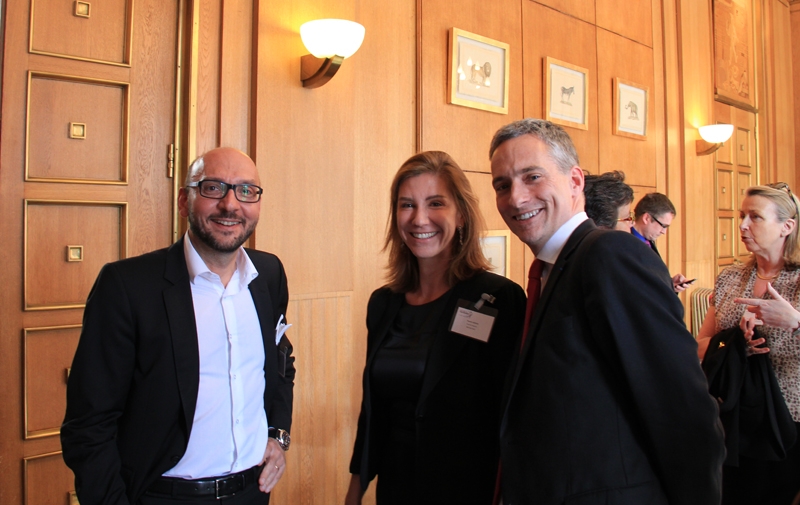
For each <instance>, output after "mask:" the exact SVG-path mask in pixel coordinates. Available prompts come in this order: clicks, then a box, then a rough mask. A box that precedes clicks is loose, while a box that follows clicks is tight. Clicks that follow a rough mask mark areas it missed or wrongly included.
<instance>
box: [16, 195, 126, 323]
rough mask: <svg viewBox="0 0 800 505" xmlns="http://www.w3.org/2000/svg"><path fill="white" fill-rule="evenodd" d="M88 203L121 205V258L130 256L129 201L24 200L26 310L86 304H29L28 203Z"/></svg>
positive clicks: (23, 285) (23, 262) (104, 205)
mask: <svg viewBox="0 0 800 505" xmlns="http://www.w3.org/2000/svg"><path fill="white" fill-rule="evenodd" d="M30 204H37V205H88V206H93V207H119V209H120V217H119V221H120V223H119V227H120V233H119V251H120V258H119V259H124V258H127V257H128V202H112V201H98V200H50V199H41V198H40V199H29V198H26V199H25V200H24V206H25V209H24V212H23V224H22V226H23V230H22V234H23V235H22V242H23V245H22V247H23V251H22V272H23V273H22V275H23V277H22V299H23V309H22V310H24V311H26V312H28V311H31V312H32V311H41V310H62V309H82V308H84V307H85V306H86V304H85V303H75V304H67V305H42V306H30V305H28V205H30Z"/></svg>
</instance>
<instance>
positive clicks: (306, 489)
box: [274, 292, 363, 504]
mask: <svg viewBox="0 0 800 505" xmlns="http://www.w3.org/2000/svg"><path fill="white" fill-rule="evenodd" d="M351 303H352V293H351V292H341V293H322V294H311V295H299V296H292V297H291V302H290V304H289V307H288V309H287V318H288V321H289V322H290V323H292V325H293V326H292V328H290V330H289V331H290V332H291V339H292V344H293V345H294V349H295V351H294V355H295V358H296V362H295V366H296V367H297V368H298V373H297V379H296V380H295V388H294V411H293V420H292V423H293V427H292V448H291V451H290V452H289V453H288V454H287V469H286V471H287V473H286V475H285V477H284V479H283V481H282V482H281V483H280V484H279V485H278V487H277V488H276V490H275V496H274V499H275V503H276V504H294V503H331V502H335V501H340V500H343V499H344V495H345V493H346V492H347V485H348V484H349V480H350V479H349V474H348V465H349V462H350V456H351V454H352V450H353V443H354V441H355V433H356V429H355V428H356V422H355V421H352V422H351V419H350V412H352V411H353V410H354V408H357V407H356V406H357V405H360V401H361V396H360V395H355V394H343V392H345V391H347V392H348V393H349V390H348V388H346V386H347V385H349V384H350V383H351V380H350V379H351V377H352V376H353V375H358V376H360V373H361V369H363V362H362V364H361V369H359V367H358V366H354V363H352V351H351V348H352V346H353V345H354V340H353V338H352V337H353V335H352V328H351V325H350V322H351V311H352V306H351Z"/></svg>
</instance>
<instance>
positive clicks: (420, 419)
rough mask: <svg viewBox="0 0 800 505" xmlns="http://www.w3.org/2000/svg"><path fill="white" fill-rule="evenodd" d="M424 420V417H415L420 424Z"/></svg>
mask: <svg viewBox="0 0 800 505" xmlns="http://www.w3.org/2000/svg"><path fill="white" fill-rule="evenodd" d="M424 420H425V416H424V415H422V414H420V415H418V416H417V421H419V422H422V421H424Z"/></svg>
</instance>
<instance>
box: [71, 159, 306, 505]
mask: <svg viewBox="0 0 800 505" xmlns="http://www.w3.org/2000/svg"><path fill="white" fill-rule="evenodd" d="M258 184H259V176H258V171H257V169H256V167H255V165H254V164H253V162H252V160H251V159H250V158H249V157H248V156H247V155H245V154H244V153H241V152H239V151H237V150H235V149H229V148H220V149H214V150H212V151H209V152H208V153H206V154H205V155H204V156H202V157H201V158H199V159H198V160H197V161H195V162H194V163H193V164H192V166H191V167H190V170H189V175H188V177H187V183H186V186H185V187H184V188H182V189H181V190H180V194H179V198H178V205H179V209H180V212H181V215H182V216H184V217H188V219H189V230H188V232H187V234H186V236H184V238H183V239H181V240H179V241H178V242H177V243H175V244H174V245H172V246H171V247H169V248H167V249H162V250H159V251H155V252H152V253H148V254H145V255H142V256H138V257H135V258H130V259H126V260H122V261H118V262H115V263H110V264H107V265H106V266H105V267H103V269H102V270H101V272H100V274H99V275H98V278H97V280H96V282H95V285H94V287H93V288H92V291H91V293H90V294H89V298H88V300H87V303H86V310H85V312H84V321H83V331H82V333H81V338H80V342H79V344H78V349H77V351H76V353H75V358H74V361H73V364H72V369H71V373H70V377H69V383H68V387H67V412H66V417H65V419H64V424H63V425H62V427H61V442H62V447H63V455H64V460H65V462H66V463H67V465H68V466H69V467H70V468H71V469H72V470H73V472H74V473H75V489H76V492H77V495H78V499H79V500H80V502H81V504H82V505H92V504H134V503H140V504H145V505H146V504H151V503H159V504H162V503H178V502H180V503H184V504H185V503H195V502H201V501H204V500H209V499H210V500H212V501H215V500H216V499H217V498H219V497H232V498H229V501H226V503H231V504H237V505H238V504H267V503H269V494H268V493H269V492H270V491H271V490H272V488H273V487H274V486H275V484H276V483H277V481H278V479H279V478H280V477H281V476H282V475H283V472H284V470H285V457H284V451H285V450H286V449H288V443H289V439H288V431H289V429H290V428H291V421H292V388H293V384H294V375H295V370H294V364H293V362H294V358H293V357H292V356H291V350H292V348H291V344H290V343H289V341H288V340H287V338H286V337H285V336H284V335H283V332H284V331H285V329H286V325H285V323H284V321H283V316H284V314H285V312H286V306H287V304H288V297H289V295H288V289H287V286H286V275H285V273H284V270H283V266H282V264H281V262H280V260H279V259H278V258H277V257H276V256H274V255H272V254H268V253H264V252H259V251H254V250H245V249H244V248H243V247H242V244H243V243H244V242H245V241H246V240H247V238H248V237H249V236H250V235H251V234H252V232H253V230H254V229H255V226H256V223H257V222H258V217H259V211H260V195H261V192H262V190H261V188H260V187H258Z"/></svg>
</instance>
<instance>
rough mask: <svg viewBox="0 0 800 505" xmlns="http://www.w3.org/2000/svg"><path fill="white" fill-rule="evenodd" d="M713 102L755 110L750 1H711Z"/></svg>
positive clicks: (753, 15) (751, 3)
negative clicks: (712, 17) (712, 22)
mask: <svg viewBox="0 0 800 505" xmlns="http://www.w3.org/2000/svg"><path fill="white" fill-rule="evenodd" d="M713 9H714V14H713V15H714V99H715V100H717V101H719V102H722V103H726V104H728V105H733V106H736V107H739V108H742V109H745V110H748V111H750V112H757V110H756V81H755V50H754V48H755V42H754V38H753V33H754V21H753V20H754V18H755V14H754V10H753V0H714V2H713Z"/></svg>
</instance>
